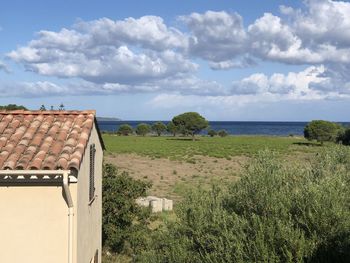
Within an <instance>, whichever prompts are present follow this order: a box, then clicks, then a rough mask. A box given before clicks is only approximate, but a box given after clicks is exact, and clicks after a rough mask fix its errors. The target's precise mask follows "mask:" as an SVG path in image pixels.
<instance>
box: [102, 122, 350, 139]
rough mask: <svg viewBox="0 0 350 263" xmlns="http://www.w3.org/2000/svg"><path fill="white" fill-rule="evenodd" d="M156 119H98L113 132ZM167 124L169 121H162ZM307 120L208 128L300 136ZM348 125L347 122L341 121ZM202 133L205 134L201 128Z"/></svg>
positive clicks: (219, 124) (220, 124)
mask: <svg viewBox="0 0 350 263" xmlns="http://www.w3.org/2000/svg"><path fill="white" fill-rule="evenodd" d="M155 122H157V121H124V120H123V121H98V126H99V128H100V130H101V131H105V132H115V131H117V130H118V128H119V126H120V125H122V124H129V125H131V126H132V127H133V128H135V127H136V126H137V125H138V124H139V123H147V124H150V125H152V124H153V123H155ZM162 122H163V123H164V124H167V123H168V122H169V121H162ZM306 124H307V122H277V121H273V122H272V121H210V122H209V125H210V129H213V130H216V131H218V130H226V131H227V132H228V133H229V134H231V135H270V136H291V135H293V136H298V135H300V136H302V135H303V133H304V127H305V125H306ZM343 124H346V125H347V126H348V123H343ZM201 133H202V134H207V130H203V131H202V132H201Z"/></svg>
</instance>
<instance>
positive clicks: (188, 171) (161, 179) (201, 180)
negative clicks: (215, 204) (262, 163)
mask: <svg viewBox="0 0 350 263" xmlns="http://www.w3.org/2000/svg"><path fill="white" fill-rule="evenodd" d="M194 159H195V161H191V162H185V161H182V162H181V161H171V160H168V159H154V158H150V157H146V156H140V155H136V154H110V155H107V156H106V157H105V162H107V163H112V164H114V165H116V166H117V167H118V168H119V170H120V171H126V172H128V173H129V175H130V176H132V177H133V178H135V179H141V180H147V181H150V182H151V183H152V188H151V189H150V191H149V194H151V195H156V196H159V197H167V198H171V199H174V200H175V201H177V200H179V198H181V195H182V194H183V193H184V191H185V189H188V187H195V186H197V185H202V186H204V187H205V186H208V185H209V184H210V182H211V181H215V180H218V181H235V180H237V178H238V174H239V172H240V170H241V169H242V167H243V165H244V164H246V163H247V162H248V160H249V158H247V157H244V156H237V157H232V158H231V159H230V160H227V159H223V158H213V157H207V156H195V158H194Z"/></svg>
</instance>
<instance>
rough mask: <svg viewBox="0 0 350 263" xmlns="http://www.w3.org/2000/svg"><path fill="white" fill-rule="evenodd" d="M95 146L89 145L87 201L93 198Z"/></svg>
mask: <svg viewBox="0 0 350 263" xmlns="http://www.w3.org/2000/svg"><path fill="white" fill-rule="evenodd" d="M95 153H96V149H95V144H91V145H90V185H89V200H90V201H92V200H93V199H94V197H95Z"/></svg>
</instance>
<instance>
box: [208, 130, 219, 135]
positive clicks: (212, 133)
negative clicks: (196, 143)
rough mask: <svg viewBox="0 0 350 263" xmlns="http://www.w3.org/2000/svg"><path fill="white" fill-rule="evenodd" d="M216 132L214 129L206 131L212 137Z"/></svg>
mask: <svg viewBox="0 0 350 263" xmlns="http://www.w3.org/2000/svg"><path fill="white" fill-rule="evenodd" d="M217 134H218V133H217V132H216V131H215V130H209V131H208V135H209V136H210V137H214V136H216V135H217Z"/></svg>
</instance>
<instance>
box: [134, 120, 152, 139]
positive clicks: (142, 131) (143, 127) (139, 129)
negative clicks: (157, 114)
mask: <svg viewBox="0 0 350 263" xmlns="http://www.w3.org/2000/svg"><path fill="white" fill-rule="evenodd" d="M135 132H136V134H137V135H141V136H146V134H147V133H150V132H151V126H149V125H148V124H147V123H140V124H138V125H137V126H136V129H135Z"/></svg>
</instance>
